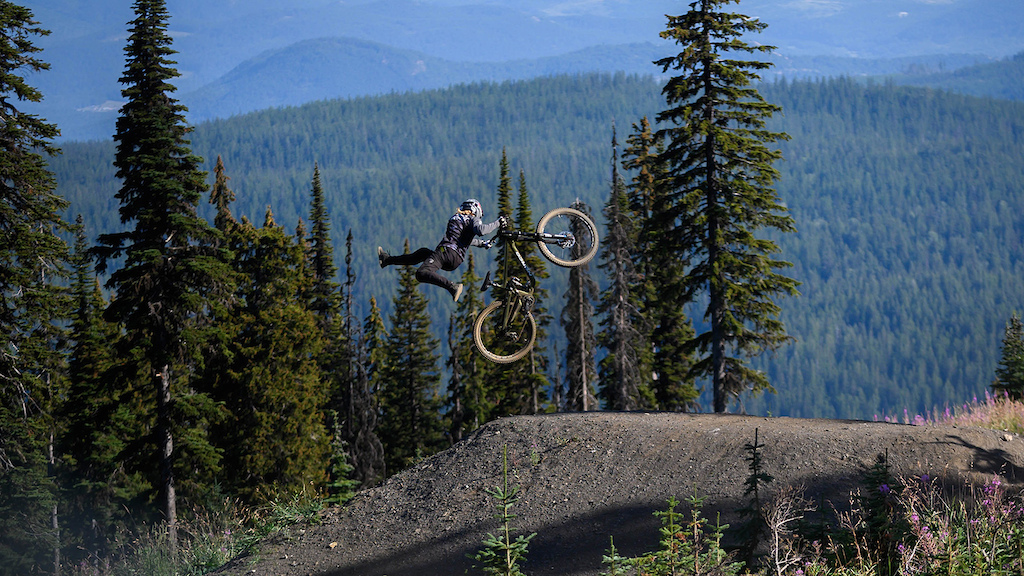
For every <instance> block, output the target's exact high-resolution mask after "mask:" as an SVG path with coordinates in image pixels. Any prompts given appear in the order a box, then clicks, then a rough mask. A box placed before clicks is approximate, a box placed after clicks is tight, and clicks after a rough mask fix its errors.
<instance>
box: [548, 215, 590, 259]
mask: <svg viewBox="0 0 1024 576" xmlns="http://www.w3.org/2000/svg"><path fill="white" fill-rule="evenodd" d="M537 234H540V235H541V236H544V237H547V239H545V238H542V239H541V241H540V242H538V245H539V246H540V252H541V254H543V255H544V257H545V258H547V259H548V260H550V261H551V262H553V263H555V264H557V265H559V266H562V267H564V268H573V267H576V266H582V265H583V264H586V263H587V262H590V260H591V259H592V258H593V257H594V255H595V254H597V242H598V238H597V226H595V225H594V221H593V220H591V219H590V217H589V216H587V215H586V214H584V213H583V212H580V211H579V210H576V209H573V208H555V209H554V210H552V211H550V212H548V213H547V214H545V215H544V216H543V217H542V218H541V219H540V222H537ZM552 237H561V238H563V239H564V240H563V241H561V242H559V241H557V240H556V239H555V238H552Z"/></svg>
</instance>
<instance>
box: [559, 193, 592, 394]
mask: <svg viewBox="0 0 1024 576" xmlns="http://www.w3.org/2000/svg"><path fill="white" fill-rule="evenodd" d="M570 207H571V208H575V209H576V210H579V211H580V212H583V213H584V214H586V215H588V216H590V208H589V207H588V206H587V205H586V204H584V203H583V202H581V201H580V200H576V201H575V202H573V203H572V205H571V206H570ZM573 250H579V247H578V246H577V247H575V248H573ZM574 256H578V254H574ZM589 267H590V265H589V264H584V265H582V266H577V267H575V268H570V269H569V289H568V290H566V292H565V298H566V303H565V307H564V308H562V317H561V320H562V326H563V327H564V328H565V336H566V340H567V344H566V348H565V372H566V374H565V377H566V380H567V385H566V389H567V394H566V399H565V409H566V410H567V411H573V412H583V411H589V410H598V409H599V408H600V406H599V405H598V403H597V368H596V364H595V360H594V357H595V353H596V348H597V338H596V336H595V334H594V322H593V318H594V301H595V300H597V297H598V292H599V291H598V286H597V282H595V281H594V279H593V278H591V277H590V270H589Z"/></svg>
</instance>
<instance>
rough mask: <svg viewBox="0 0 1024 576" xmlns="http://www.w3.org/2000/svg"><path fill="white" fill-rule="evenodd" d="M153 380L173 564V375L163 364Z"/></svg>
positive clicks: (175, 549) (175, 547)
mask: <svg viewBox="0 0 1024 576" xmlns="http://www.w3.org/2000/svg"><path fill="white" fill-rule="evenodd" d="M155 376H156V377H155V378H154V383H155V384H156V403H157V409H156V412H157V422H156V426H157V438H158V441H159V442H160V446H159V449H160V476H161V480H162V482H163V493H164V518H165V520H166V522H167V540H168V544H169V547H170V550H169V552H170V556H171V559H172V561H174V562H177V556H178V509H177V496H176V495H175V491H174V438H173V436H172V433H171V375H170V366H168V365H166V364H165V365H164V366H163V369H162V370H160V372H158V373H157V374H156V375H155Z"/></svg>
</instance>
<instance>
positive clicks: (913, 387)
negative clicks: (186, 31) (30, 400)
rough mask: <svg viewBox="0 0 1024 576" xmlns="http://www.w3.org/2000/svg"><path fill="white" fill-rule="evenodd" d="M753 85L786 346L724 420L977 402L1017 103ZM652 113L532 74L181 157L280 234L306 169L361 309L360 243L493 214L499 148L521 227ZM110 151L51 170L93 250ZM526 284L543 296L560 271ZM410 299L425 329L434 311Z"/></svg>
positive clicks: (333, 111) (603, 183)
mask: <svg viewBox="0 0 1024 576" xmlns="http://www.w3.org/2000/svg"><path fill="white" fill-rule="evenodd" d="M762 93H763V94H764V95H765V96H766V98H767V99H768V100H769V101H771V102H774V103H777V104H780V105H781V106H782V107H783V110H784V113H783V114H782V115H779V116H778V117H777V118H776V119H775V120H773V126H772V128H773V129H779V130H782V131H785V132H788V133H789V134H790V135H791V136H792V140H791V141H789V142H786V143H784V144H783V145H782V151H783V153H784V156H785V158H786V161H785V162H783V163H780V164H779V168H780V169H781V171H782V178H781V180H780V181H779V183H778V191H779V194H780V196H781V198H782V200H783V201H784V202H786V203H787V204H788V206H789V207H790V209H791V210H792V214H793V216H794V217H795V219H796V223H797V228H798V231H799V232H798V233H797V234H790V235H788V237H784V238H779V239H778V241H779V244H780V246H781V247H782V250H783V254H782V255H783V258H784V259H787V260H789V261H791V262H793V263H794V264H795V269H794V270H793V274H792V276H794V277H795V278H796V279H798V280H800V281H801V282H803V285H802V286H801V289H800V290H801V292H802V294H803V295H802V296H801V297H799V298H792V299H787V300H783V301H781V302H780V304H781V305H782V307H783V311H784V312H783V319H784V320H785V322H786V323H787V326H788V328H789V331H790V333H791V334H792V335H793V336H795V337H796V338H797V342H796V343H794V344H792V345H790V346H788V347H787V348H785V349H783V350H782V351H781V352H780V353H779V354H778V355H777V356H775V357H773V358H767V359H765V360H764V361H763V363H762V364H763V368H764V369H765V370H766V371H768V373H769V375H770V377H771V380H772V382H773V383H774V385H775V387H776V388H777V390H778V393H777V394H776V395H774V396H772V395H769V396H766V397H764V398H755V399H749V398H748V399H744V402H743V408H744V409H746V410H747V411H749V412H752V413H765V414H767V413H770V414H773V415H777V416H781V415H790V416H823V417H849V418H868V419H870V418H872V417H874V416H875V415H882V414H895V413H897V412H899V413H902V410H903V409H904V408H906V409H908V410H910V411H911V412H918V411H924V410H929V409H931V408H933V407H936V406H938V407H940V408H941V407H942V406H944V405H945V404H946V403H952V404H955V403H959V402H962V401H965V400H969V399H970V398H971V397H972V396H973V395H979V394H981V393H983V391H984V390H985V389H986V388H987V386H988V384H989V383H990V382H991V380H992V377H993V371H994V369H995V367H996V362H997V359H998V354H999V346H1000V340H1001V338H1002V335H1003V327H1004V325H1005V323H1006V321H1007V320H1008V319H1009V317H1010V314H1011V313H1012V312H1013V311H1014V310H1017V311H1020V310H1022V309H1024V218H1022V216H1021V215H1022V214H1024V194H1022V192H1021V187H1022V185H1021V182H1024V174H1022V171H1024V104H1021V103H1015V102H1006V101H999V100H993V99H988V98H984V99H983V98H973V97H968V96H958V95H951V94H947V93H944V92H937V91H934V90H928V89H920V88H907V87H898V86H894V85H870V84H868V85H865V84H861V83H856V82H853V81H849V80H829V81H824V82H795V83H793V82H780V83H774V84H767V85H764V86H763V87H762ZM662 108H663V102H662V100H661V97H660V95H659V85H658V84H657V83H656V82H655V80H654V79H652V78H649V77H641V76H627V75H621V74H620V75H617V76H609V75H581V76H573V77H558V78H543V79H538V80H531V81H524V82H514V83H501V84H474V85H467V86H459V87H455V88H449V89H445V90H438V91H428V92H423V93H417V94H405V95H390V96H383V97H376V98H359V99H353V100H337V101H327V102H318V103H314V104H309V105H305V106H302V107H296V108H285V109H281V110H272V111H266V112H260V113H253V114H248V115H243V116H238V117H235V118H231V119H229V120H223V121H216V122H211V123H204V124H201V125H199V126H198V127H197V129H196V132H195V134H194V138H193V147H194V149H195V151H196V152H197V153H198V154H200V155H202V156H204V157H205V158H206V161H207V165H208V167H209V168H210V169H211V170H212V166H213V162H214V160H215V159H216V157H217V155H221V156H222V157H223V159H224V163H225V166H226V169H227V174H228V176H230V177H231V186H232V188H233V189H234V190H235V192H236V194H237V196H238V200H237V202H236V204H235V209H236V211H237V212H238V213H239V214H242V215H247V216H249V217H250V218H262V214H263V213H264V211H265V209H266V207H267V205H271V206H272V207H273V209H274V213H275V215H276V216H277V218H278V221H279V222H282V223H287V225H288V226H294V225H295V224H296V223H297V221H298V219H299V217H300V216H304V215H305V214H307V213H308V210H309V208H308V204H309V190H310V181H311V178H312V175H313V168H314V163H317V164H318V165H319V167H320V171H321V175H322V179H323V185H324V189H325V191H326V194H327V204H328V209H329V211H330V216H331V219H332V226H333V232H334V235H335V242H336V243H337V244H338V245H339V246H340V245H343V242H344V236H345V234H346V233H347V232H348V230H351V231H352V233H353V236H354V251H355V262H354V265H355V268H356V272H357V274H358V277H359V279H360V281H359V283H358V285H357V294H356V297H357V300H358V302H359V305H360V306H361V310H360V314H365V313H366V302H367V301H368V300H369V298H370V296H371V295H376V296H377V299H378V301H379V302H381V303H382V304H385V305H387V304H389V303H390V300H391V297H392V295H393V293H394V290H395V285H396V281H397V276H396V275H395V274H392V273H391V272H393V271H381V270H379V269H378V268H377V266H376V261H375V256H374V251H375V249H376V246H377V245H378V244H380V245H384V246H385V247H392V248H394V249H398V248H399V247H400V246H401V243H402V241H403V240H404V239H405V238H409V240H410V242H411V243H412V244H413V246H416V245H432V244H434V243H436V241H437V239H438V236H439V234H440V232H441V222H442V221H443V219H444V218H445V217H446V216H447V215H448V214H449V213H450V212H451V211H452V210H453V209H454V208H455V207H456V206H457V204H458V202H459V201H461V200H462V199H463V198H464V197H467V196H475V197H478V198H480V199H481V200H482V201H483V203H484V206H485V211H487V212H488V214H487V215H488V216H490V215H493V214H494V209H493V206H494V202H495V189H496V187H497V184H498V171H499V162H500V158H501V154H502V150H503V149H504V150H506V151H507V154H508V158H509V161H510V164H511V169H512V173H513V174H515V175H518V174H519V173H520V171H522V172H523V174H524V175H525V179H526V183H527V185H528V187H529V190H530V193H531V201H532V204H533V210H534V214H536V215H538V217H539V214H541V213H543V211H545V210H547V209H550V208H553V207H555V206H562V205H567V204H568V203H570V202H571V201H573V200H574V199H576V198H577V197H579V198H580V199H582V200H584V201H585V202H587V203H588V204H590V206H591V207H593V208H594V209H595V212H597V211H599V209H600V207H601V206H602V205H603V203H604V201H605V199H606V197H607V194H608V190H609V177H610V173H611V164H610V160H611V156H612V150H611V146H610V142H611V132H612V126H613V124H614V125H615V126H616V127H617V130H618V133H619V138H620V141H621V140H622V139H624V137H625V135H626V133H628V132H629V131H630V126H631V125H632V124H633V123H634V122H637V121H638V120H639V119H640V117H641V116H642V115H649V116H651V117H652V118H653V116H654V114H656V113H657V111H659V110H661V109H662ZM112 157H113V147H112V145H111V144H106V143H91V144H81V143H72V144H68V145H65V147H64V154H63V155H62V156H60V157H58V158H55V159H54V161H53V165H52V166H53V169H54V170H55V172H56V174H57V178H58V182H59V186H60V190H61V191H62V193H63V194H64V195H66V196H67V197H68V198H69V200H70V201H71V202H72V209H71V213H72V215H73V214H75V213H78V212H81V213H83V214H84V215H85V218H86V223H87V226H89V231H90V236H91V237H94V236H95V235H96V234H98V233H100V232H107V231H110V230H112V229H115V228H116V227H117V226H118V223H117V215H116V208H117V205H116V203H115V201H114V199H113V195H114V193H115V191H116V189H117V182H116V181H114V179H113V170H112V168H111V167H110V161H111V159H112ZM481 256H482V254H481ZM338 257H339V259H340V258H341V257H342V255H341V254H339V255H338ZM480 262H482V264H480ZM488 262H489V259H485V258H481V259H480V260H478V271H479V272H481V275H482V268H483V267H484V266H487V265H488V264H487V263H488ZM545 284H546V287H547V288H548V290H549V291H550V292H551V293H552V294H553V295H554V296H556V297H557V296H560V295H561V294H562V292H563V287H564V280H562V279H560V278H559V277H557V276H553V277H552V278H551V279H549V280H546V281H545ZM429 289H430V287H427V288H426V289H425V291H426V290H429ZM425 293H426V292H425ZM428 297H430V298H431V300H432V309H431V312H432V316H433V318H434V321H435V332H437V333H438V334H441V333H442V332H443V331H444V330H445V329H446V327H447V318H448V314H449V313H451V311H452V307H451V304H450V302H449V301H447V300H446V299H445V298H440V297H438V294H437V293H434V292H430V293H429V294H428ZM551 308H552V309H553V311H554V312H555V315H556V317H557V307H556V306H555V305H551ZM698 320H699V319H698ZM549 349H550V347H549ZM559 349H564V348H563V347H559ZM439 352H441V353H446V351H439ZM548 353H550V350H549V352H548Z"/></svg>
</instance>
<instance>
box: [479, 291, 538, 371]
mask: <svg viewBox="0 0 1024 576" xmlns="http://www.w3.org/2000/svg"><path fill="white" fill-rule="evenodd" d="M503 304H504V302H502V301H500V300H499V301H497V302H491V304H490V305H489V306H487V307H486V308H484V309H483V311H482V312H480V315H479V316H477V317H476V322H475V323H473V343H474V344H476V348H477V350H479V351H480V354H482V355H483V357H484V358H487V359H488V360H490V361H491V362H495V363H497V364H509V363H511V362H515V361H516V360H519V359H520V358H522V357H524V356H526V355H527V354H528V353H529V352H530V349H531V348H533V345H534V343H535V342H536V341H537V323H536V322H535V321H534V319H533V314H532V313H530V312H526V311H520V312H519V313H518V314H516V316H515V318H513V319H512V321H511V322H509V325H508V327H507V328H502V327H501V323H502V322H501V321H502V318H501V316H502V313H503V312H504V306H503ZM495 312H497V314H495Z"/></svg>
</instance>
